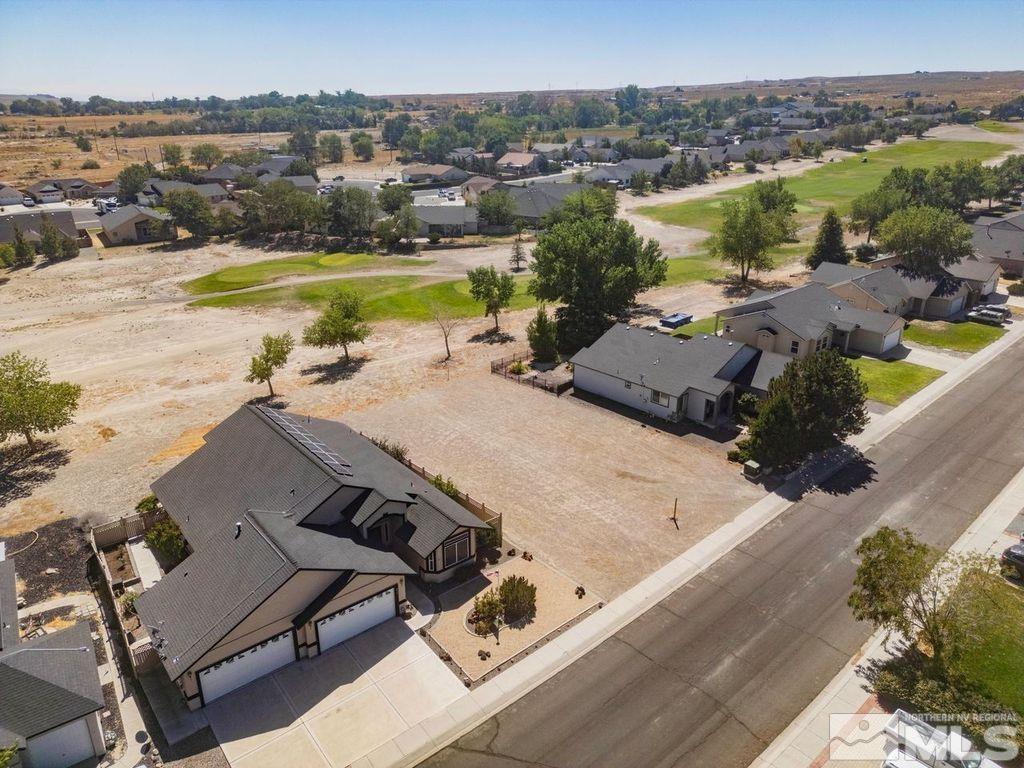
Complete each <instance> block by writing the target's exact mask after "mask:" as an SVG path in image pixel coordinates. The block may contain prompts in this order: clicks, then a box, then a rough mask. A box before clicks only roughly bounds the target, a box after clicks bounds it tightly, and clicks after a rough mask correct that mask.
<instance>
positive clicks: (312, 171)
mask: <svg viewBox="0 0 1024 768" xmlns="http://www.w3.org/2000/svg"><path fill="white" fill-rule="evenodd" d="M281 175H282V176H312V177H313V178H314V179H316V180H317V181H320V176H319V175H318V174H317V172H316V165H315V164H314V163H313V161H312V160H307V159H306V158H304V157H299V158H296V159H295V160H292V161H291V162H290V163H288V167H287V168H285V169H284V173H282V174H281Z"/></svg>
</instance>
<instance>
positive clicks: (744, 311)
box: [715, 283, 905, 358]
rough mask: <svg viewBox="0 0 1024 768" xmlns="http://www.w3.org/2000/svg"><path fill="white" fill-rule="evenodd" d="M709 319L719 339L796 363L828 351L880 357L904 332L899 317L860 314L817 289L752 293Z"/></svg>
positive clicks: (822, 288)
mask: <svg viewBox="0 0 1024 768" xmlns="http://www.w3.org/2000/svg"><path fill="white" fill-rule="evenodd" d="M715 314H716V315H717V317H718V320H719V325H720V327H721V328H722V338H723V339H729V340H732V341H739V342H742V343H744V344H749V345H750V346H752V347H756V348H757V349H761V350H764V351H766V352H775V353H778V354H781V355H789V356H790V357H798V358H803V357H806V356H807V355H809V354H811V353H812V352H817V351H820V350H822V349H828V348H831V347H836V348H838V349H839V350H840V351H842V352H867V353H869V354H875V355H879V354H883V353H885V352H888V351H889V350H891V349H893V348H894V347H897V346H899V344H900V343H901V342H902V341H903V328H904V326H905V322H904V320H903V318H902V317H900V316H899V315H895V314H889V313H886V312H876V311H873V310H870V309H860V308H858V307H856V306H853V305H852V304H849V303H847V302H846V301H845V300H844V299H842V298H840V297H839V296H837V295H836V294H835V293H833V292H832V291H830V290H829V289H828V288H826V287H825V286H824V285H821V284H819V283H808V284H807V285H803V286H800V287H799V288H789V289H787V290H784V291H778V292H776V293H765V292H763V291H758V292H755V293H754V294H752V295H751V297H750V298H749V299H748V300H747V301H745V302H743V303H742V304H736V305H734V306H731V307H729V308H728V309H723V310H719V311H718V312H716V313H715Z"/></svg>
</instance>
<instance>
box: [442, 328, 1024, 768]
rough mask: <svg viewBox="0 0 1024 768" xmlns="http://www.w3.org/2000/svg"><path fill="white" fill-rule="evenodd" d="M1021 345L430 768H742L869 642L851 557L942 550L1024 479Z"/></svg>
mask: <svg viewBox="0 0 1024 768" xmlns="http://www.w3.org/2000/svg"><path fill="white" fill-rule="evenodd" d="M1022 373H1024V345H1019V344H1018V345H1016V346H1014V347H1012V348H1010V349H1009V350H1007V351H1006V352H1004V353H1003V354H1002V356H1001V357H1000V358H999V359H998V360H997V361H996V362H994V363H992V364H991V365H990V366H989V367H988V368H987V369H986V370H984V372H982V373H979V374H976V375H975V376H973V377H972V378H970V379H968V380H967V381H966V382H964V383H963V384H961V385H960V386H958V387H956V388H955V389H954V390H952V391H951V392H950V393H949V394H947V395H945V396H943V397H942V398H940V399H939V400H938V401H936V402H935V403H934V404H933V405H931V406H930V407H929V408H927V409H926V410H925V411H924V412H923V413H921V414H920V415H918V416H917V417H915V418H913V419H912V420H910V421H908V422H907V423H906V424H904V425H903V426H902V427H900V428H899V429H898V430H897V431H896V432H894V433H893V434H891V435H890V436H889V437H887V438H886V439H884V440H883V441H882V442H881V443H880V444H878V445H877V446H876V447H875V448H873V449H871V450H870V451H868V453H867V455H866V456H865V459H864V461H863V462H861V463H859V464H854V465H851V466H849V467H847V468H846V469H845V470H844V471H842V472H841V473H839V474H838V475H837V476H836V477H835V478H834V479H833V480H832V481H831V482H830V483H828V484H827V486H826V487H825V489H823V490H820V491H817V492H815V493H813V494H810V495H808V496H807V497H805V498H804V499H803V500H802V501H801V502H800V503H798V504H796V505H794V506H793V507H791V508H790V509H789V510H788V511H787V512H786V513H785V514H783V515H782V516H780V517H779V518H778V519H777V520H776V521H775V522H773V523H772V524H770V525H769V526H767V527H766V528H765V529H763V530H762V531H760V532H758V533H756V534H754V535H753V536H751V537H750V538H749V539H748V540H747V541H745V542H744V543H743V544H742V545H740V546H739V547H738V548H736V549H735V550H734V551H733V552H731V553H730V554H729V555H727V556H725V557H724V558H723V559H721V560H720V561H718V562H717V563H716V564H715V565H713V566H712V567H711V568H710V569H708V570H707V571H706V572H705V573H704V574H702V575H701V576H700V577H697V578H695V579H692V580H691V581H690V582H689V583H688V584H686V585H685V586H684V587H682V588H680V589H679V590H677V591H676V592H674V593H673V594H672V595H670V596H669V597H668V598H666V599H665V600H663V601H661V602H660V603H659V604H658V605H657V606H656V607H654V608H652V609H651V610H649V611H648V612H647V613H645V614H644V615H643V616H641V617H640V618H639V619H637V620H636V621H634V622H632V623H631V624H629V625H627V626H626V627H625V628H624V629H622V630H621V631H620V632H618V633H617V634H616V635H614V636H613V637H611V638H609V639H608V640H606V641H605V642H604V643H602V644H601V645H600V646H598V647H597V648H596V649H595V650H594V651H593V652H591V653H590V654H588V655H587V656H585V657H584V658H583V659H581V660H580V661H578V662H576V663H575V664H573V665H572V666H570V667H568V668H566V669H565V670H564V671H562V672H561V673H559V674H558V675H556V676H555V677H553V678H552V679H551V680H549V681H548V682H546V683H545V684H543V685H541V686H540V687H539V688H537V689H536V690H534V691H533V692H531V693H530V694H528V695H526V696H525V697H523V698H522V699H520V700H519V701H518V702H517V703H515V704H514V705H512V706H511V707H509V708H508V709H506V710H504V711H502V712H501V713H500V714H498V715H497V716H495V717H493V718H491V719H490V720H488V721H487V722H485V723H484V724H483V725H481V726H480V727H479V728H477V729H476V730H474V731H472V732H471V733H469V734H467V735H466V736H465V737H463V738H462V739H460V740H459V741H458V742H456V744H454V745H453V746H452V747H449V748H448V749H446V750H444V751H442V752H441V753H439V754H438V755H436V756H435V757H433V758H431V759H430V760H428V761H426V762H425V763H424V765H425V766H445V767H446V768H464V767H470V766H472V767H474V768H475V767H476V766H488V767H489V768H492V767H493V768H505V767H506V766H508V767H511V766H546V767H557V768H563V767H565V768H568V767H569V766H627V765H628V766H637V767H638V768H642V767H643V766H659V767H661V766H666V767H667V766H676V765H678V766H716V768H720V767H724V768H745V767H746V766H747V765H749V763H750V762H751V761H752V760H753V759H754V758H755V757H757V756H758V755H759V754H760V753H761V751H762V750H763V749H764V748H765V747H766V746H767V745H768V744H769V743H770V742H771V741H772V739H773V738H774V737H775V736H776V735H777V734H778V733H780V732H781V731H782V730H783V729H784V728H785V727H786V726H787V725H788V724H789V722H790V721H791V720H792V719H793V718H794V717H796V716H797V715H798V714H799V713H800V712H801V710H803V708H804V707H805V706H806V705H807V704H808V703H810V702H811V700H812V699H813V698H814V697H815V696H816V695H817V694H818V692H819V691H820V690H821V689H822V688H823V687H824V686H825V685H826V684H827V683H828V682H829V681H830V680H831V679H832V678H833V677H834V676H835V675H836V674H837V673H838V672H839V671H840V670H841V669H842V667H843V665H844V664H845V663H846V662H847V661H848V660H849V658H850V657H851V656H852V655H853V654H854V653H856V652H857V651H858V649H859V648H860V647H861V645H862V644H863V643H864V642H865V641H866V640H867V639H868V637H869V636H870V634H871V629H870V627H869V626H867V625H865V624H858V623H856V622H854V621H853V620H852V618H851V617H850V613H849V609H848V608H847V607H846V597H847V595H848V593H849V590H850V585H851V581H852V578H853V574H854V571H855V569H856V564H855V561H854V552H853V550H854V548H855V547H856V544H857V542H858V541H859V540H860V539H861V538H862V537H863V536H864V535H865V534H866V533H869V532H871V531H872V530H874V529H875V528H876V527H877V526H879V525H882V524H888V525H893V526H904V525H905V526H907V527H909V528H911V529H912V530H913V531H914V532H915V533H916V534H917V535H918V536H920V537H921V538H922V539H924V540H926V541H928V542H930V543H932V544H934V545H937V546H942V547H947V546H949V545H950V544H951V543H952V542H953V541H954V540H955V539H956V538H957V537H958V536H959V535H960V533H961V532H962V531H963V530H964V529H965V528H966V527H967V525H968V524H969V523H970V522H971V521H972V520H973V519H974V518H975V517H976V516H977V515H978V514H979V513H980V512H981V511H982V510H984V509H985V507H986V506H987V505H988V504H989V502H991V501H992V499H993V498H994V497H995V496H996V495H997V494H998V493H999V491H1000V490H1001V489H1002V488H1003V486H1005V485H1006V484H1007V483H1008V482H1009V481H1010V479H1011V478H1012V477H1013V476H1014V475H1015V474H1016V473H1017V471H1018V470H1020V469H1021V467H1022V466H1024V413H1021V412H1020V410H1019V409H1017V408H1015V407H1014V406H1013V403H1015V402H1017V401H1018V398H1019V397H1021V396H1022V395H1024V376H1022Z"/></svg>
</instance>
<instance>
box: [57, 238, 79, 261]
mask: <svg viewBox="0 0 1024 768" xmlns="http://www.w3.org/2000/svg"><path fill="white" fill-rule="evenodd" d="M77 256H78V241H76V240H75V239H73V238H70V237H62V238H61V239H60V258H62V259H74V258H77Z"/></svg>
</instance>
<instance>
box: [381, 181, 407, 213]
mask: <svg viewBox="0 0 1024 768" xmlns="http://www.w3.org/2000/svg"><path fill="white" fill-rule="evenodd" d="M403 205H412V191H411V190H410V189H409V187H408V186H407V185H405V184H388V185H387V186H384V187H381V188H380V189H379V190H378V191H377V206H378V207H379V208H380V209H381V210H382V211H384V213H386V214H388V215H391V214H394V213H397V212H398V210H399V209H400V208H401V207H402V206H403Z"/></svg>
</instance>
